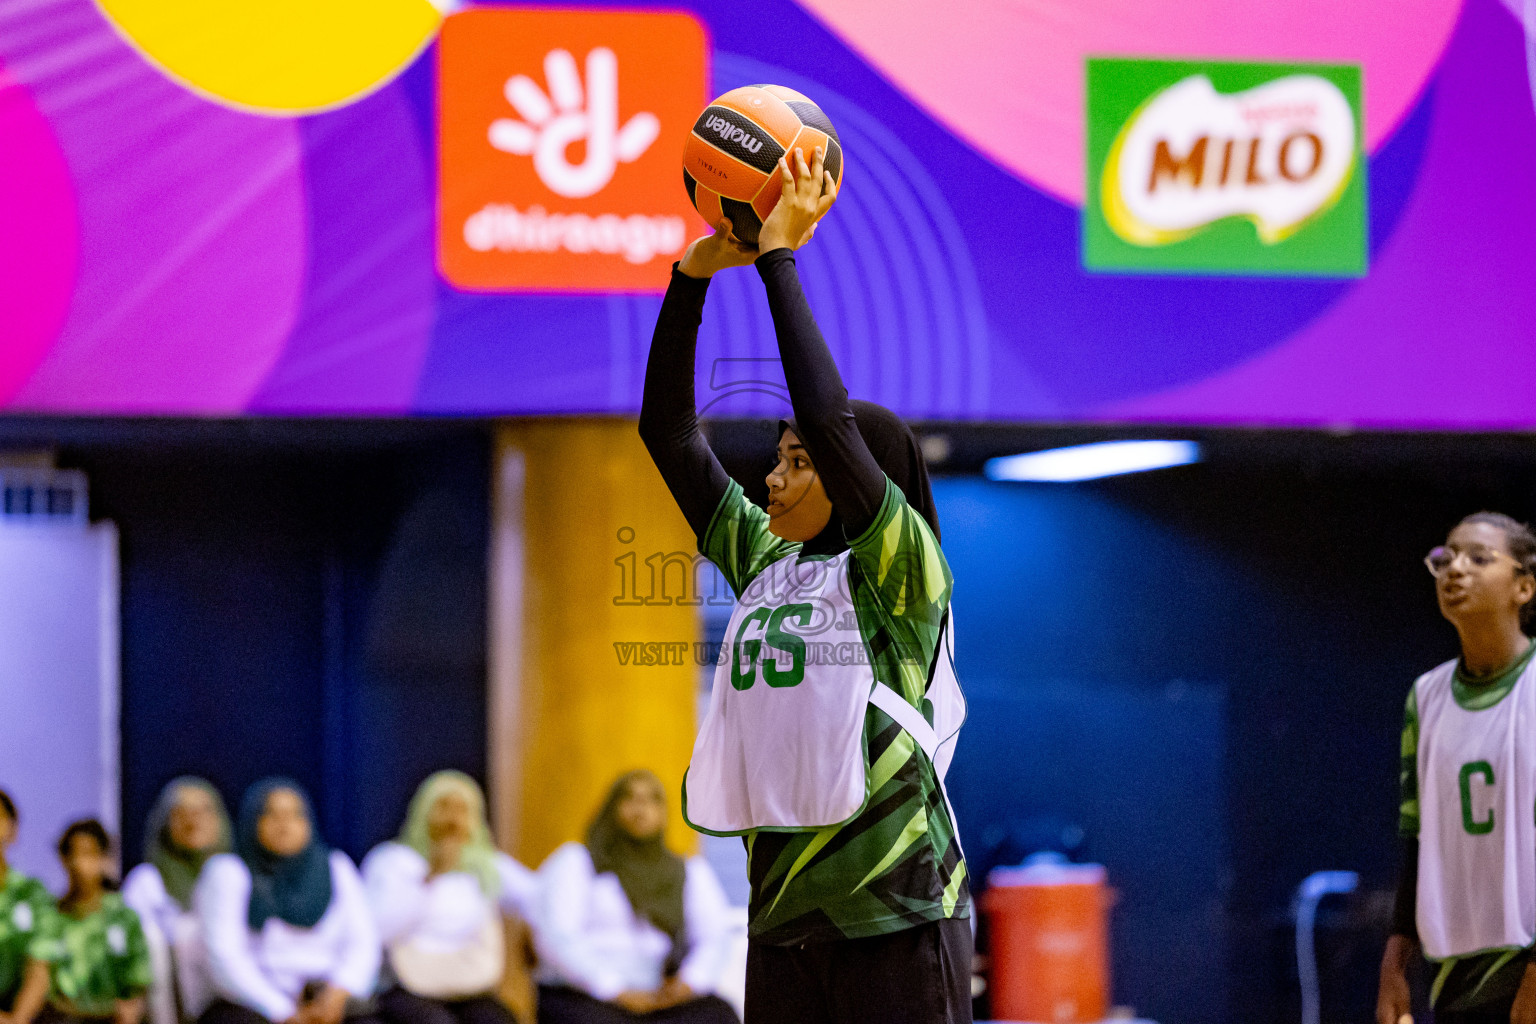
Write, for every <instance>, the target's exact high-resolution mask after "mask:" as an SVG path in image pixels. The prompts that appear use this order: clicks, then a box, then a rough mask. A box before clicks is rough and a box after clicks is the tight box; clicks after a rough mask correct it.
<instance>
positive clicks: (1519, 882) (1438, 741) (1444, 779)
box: [1414, 661, 1536, 960]
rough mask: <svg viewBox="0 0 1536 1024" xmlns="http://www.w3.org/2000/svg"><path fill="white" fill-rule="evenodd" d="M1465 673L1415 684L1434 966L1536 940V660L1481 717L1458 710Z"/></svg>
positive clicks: (1450, 668) (1424, 875)
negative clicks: (1458, 681)
mask: <svg viewBox="0 0 1536 1024" xmlns="http://www.w3.org/2000/svg"><path fill="white" fill-rule="evenodd" d="M1455 671H1456V662H1454V661H1451V662H1447V663H1446V664H1444V665H1441V666H1440V667H1439V668H1436V669H1434V670H1433V671H1431V672H1428V673H1426V674H1425V675H1423V676H1421V677H1420V678H1419V679H1418V681H1417V682H1416V683H1415V684H1414V698H1415V701H1416V704H1417V707H1418V736H1419V740H1418V751H1417V769H1418V787H1419V814H1420V826H1419V887H1418V901H1417V904H1418V907H1417V910H1418V928H1419V937H1420V939H1421V941H1422V942H1423V945H1424V953H1425V955H1426V956H1428V957H1429V958H1430V959H1432V960H1445V959H1448V958H1451V957H1464V956H1468V955H1470V954H1474V953H1480V952H1488V951H1492V950H1518V949H1524V948H1526V947H1528V946H1530V945H1531V944H1532V943H1533V942H1536V743H1533V742H1532V740H1531V737H1532V736H1533V735H1536V682H1533V680H1532V675H1533V674H1536V662H1533V663H1531V664H1529V665H1527V667H1526V668H1525V670H1524V671H1523V672H1521V674H1520V677H1519V679H1518V680H1517V681H1516V682H1515V684H1514V686H1513V687H1512V688H1511V689H1510V690H1509V692H1508V693H1507V694H1506V695H1504V696H1503V697H1502V699H1499V700H1498V701H1497V702H1496V703H1494V704H1492V705H1490V706H1487V707H1481V708H1478V709H1470V708H1467V707H1463V706H1462V705H1461V704H1460V703H1458V702H1457V700H1456V698H1455V694H1454V692H1453V686H1454V677H1455Z"/></svg>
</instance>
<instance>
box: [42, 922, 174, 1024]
mask: <svg viewBox="0 0 1536 1024" xmlns="http://www.w3.org/2000/svg"><path fill="white" fill-rule="evenodd" d="M58 916H59V953H60V956H59V958H58V959H57V960H55V961H54V964H53V997H54V1000H55V1002H58V1003H59V1004H60V1005H61V1006H62V1007H64V1008H67V1009H68V1010H70V1011H71V1013H72V1014H74V1015H78V1016H83V1017H108V1016H111V1015H112V1011H113V1009H114V1006H115V1004H116V1002H117V1000H119V999H132V998H134V997H135V996H138V995H142V994H143V992H144V990H145V989H147V988H149V982H150V967H149V946H148V945H147V944H146V943H145V941H144V929H143V928H141V927H140V926H139V915H138V914H135V913H134V912H133V911H132V910H130V909H129V908H128V905H127V904H126V903H124V902H123V898H122V897H121V896H119V895H118V894H117V893H115V892H109V893H105V894H103V895H102V898H101V909H99V910H97V911H96V912H95V913H93V914H87V915H86V916H85V917H75V916H73V915H72V914H68V913H64V912H62V911H61V912H60V913H59V915H58Z"/></svg>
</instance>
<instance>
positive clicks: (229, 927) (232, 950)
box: [192, 850, 381, 1021]
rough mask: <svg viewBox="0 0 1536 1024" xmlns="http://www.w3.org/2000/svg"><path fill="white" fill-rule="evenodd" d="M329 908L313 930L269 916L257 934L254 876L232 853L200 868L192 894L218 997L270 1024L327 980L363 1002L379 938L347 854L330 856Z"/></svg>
mask: <svg viewBox="0 0 1536 1024" xmlns="http://www.w3.org/2000/svg"><path fill="white" fill-rule="evenodd" d="M330 860H331V905H330V906H329V907H327V908H326V909H325V914H324V916H322V917H321V918H320V920H319V921H317V922H315V926H314V927H313V928H296V927H294V926H293V925H291V924H289V923H288V922H286V921H283V920H281V919H280V918H276V917H271V918H268V919H267V921H266V923H265V924H264V925H263V926H262V928H261V930H260V931H252V930H251V928H250V925H249V924H248V923H247V915H248V913H249V910H250V902H251V872H250V869H249V868H247V867H246V866H245V862H244V861H242V860H241V859H240V858H239V857H236V856H235V855H233V854H228V853H221V854H219V855H218V856H217V857H214V858H212V859H211V860H209V861H208V863H207V864H206V865H204V867H203V873H202V876H201V877H200V878H199V879H198V881H197V889H196V890H195V891H194V893H193V895H192V904H193V907H194V910H195V912H196V914H197V917H198V920H199V921H200V922H201V924H202V929H203V937H204V942H205V944H206V945H207V949H208V965H209V968H210V973H211V974H212V976H213V983H214V987H215V988H216V989H217V991H218V993H219V995H221V996H223V997H224V998H225V999H228V1000H229V1001H230V1002H232V1003H238V1004H239V1005H241V1006H245V1007H249V1008H250V1009H252V1010H255V1011H256V1012H257V1013H259V1014H261V1015H262V1016H264V1017H266V1018H267V1019H268V1020H272V1021H284V1020H287V1019H288V1018H289V1017H291V1016H293V1014H294V1012H295V1010H296V1009H297V1000H298V997H299V995H300V993H302V992H303V990H304V985H305V983H306V982H308V981H311V980H318V981H324V982H327V983H329V984H332V985H335V986H337V987H338V988H342V989H345V990H346V991H347V992H350V993H351V994H352V995H354V996H357V997H359V998H363V997H367V996H369V995H372V994H373V989H374V985H375V984H376V983H377V981H378V976H379V960H380V957H381V953H380V949H379V934H378V931H377V929H376V928H375V927H374V923H373V914H372V912H371V911H370V910H369V908H368V899H367V896H366V895H365V894H364V892H363V883H362V879H360V878H359V877H358V874H357V869H356V868H355V867H353V866H352V862H351V861H350V860H349V859H347V855H346V854H344V853H342V852H340V851H338V850H332V851H331V858H330Z"/></svg>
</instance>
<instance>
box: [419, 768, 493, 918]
mask: <svg viewBox="0 0 1536 1024" xmlns="http://www.w3.org/2000/svg"><path fill="white" fill-rule="evenodd" d="M450 793H457V794H458V795H460V796H462V797H463V798H464V799H465V800H466V801H467V802H468V803H469V819H470V825H469V842H467V843H465V844H464V849H463V850H462V851H461V852H460V854H459V866H458V868H457V870H459V871H463V872H465V873H466V874H470V875H474V876H475V880H476V881H478V882H479V883H480V889H481V891H482V892H484V893H485V895H486V898H487V899H489V900H491V901H492V902H495V901H496V900H498V899H500V898H501V875H500V874H498V873H497V871H496V844H495V843H493V842H492V841H491V828H490V826H489V825H487V824H486V821H485V794H484V793H482V792H481V791H480V784H479V783H477V782H476V781H475V780H474V779H472V778H470V777H469V776H468V775H465V774H464V773H463V772H457V771H453V770H451V769H450V770H446V771H440V772H434V773H433V774H431V775H429V776H427V781H425V782H423V783H422V784H421V785H420V786H418V787H416V795H415V796H413V797H411V806H410V809H409V810H408V811H406V813H405V826H404V827H403V828H401V829H400V842H401V843H403V844H405V845H406V846H409V847H410V848H411V849H413V850H415V851H416V852H417V853H419V854H421V855H422V856H423V857H425V858H427V860H429V861H430V860H431V859H432V839H431V837H430V836H429V835H428V834H427V818H428V817H430V816H431V813H432V805H433V804H435V803H437V801H438V799H439V798H440V797H444V796H447V795H448V794H450Z"/></svg>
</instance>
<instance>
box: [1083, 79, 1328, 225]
mask: <svg viewBox="0 0 1536 1024" xmlns="http://www.w3.org/2000/svg"><path fill="white" fill-rule="evenodd" d="M1354 170H1355V118H1354V113H1353V111H1351V110H1350V107H1349V100H1347V99H1345V97H1344V93H1343V92H1342V91H1340V89H1339V87H1338V86H1336V85H1334V84H1333V83H1332V82H1330V81H1328V80H1327V79H1326V78H1320V77H1318V76H1317V75H1287V76H1286V77H1284V78H1279V79H1276V80H1275V81H1273V82H1269V83H1267V84H1265V85H1261V86H1258V87H1257V88H1254V89H1249V90H1247V91H1245V92H1240V93H1234V94H1232V95H1226V96H1224V95H1222V94H1221V93H1218V92H1217V91H1216V89H1215V87H1213V86H1212V85H1211V80H1210V79H1209V78H1207V77H1206V76H1204V75H1191V76H1190V77H1189V78H1186V79H1184V80H1183V81H1180V82H1177V83H1175V84H1173V85H1171V86H1169V87H1168V88H1166V89H1164V90H1163V91H1162V92H1160V93H1158V94H1157V95H1156V96H1154V97H1153V98H1152V99H1151V100H1149V101H1148V102H1147V104H1146V106H1144V107H1143V108H1142V109H1141V110H1140V111H1139V112H1138V113H1137V114H1136V115H1134V116H1133V117H1132V118H1131V119H1130V120H1129V121H1127V122H1126V124H1125V126H1124V127H1123V128H1122V129H1121V130H1120V134H1119V136H1118V137H1117V138H1116V139H1115V143H1114V146H1113V147H1112V148H1111V149H1110V152H1109V159H1108V160H1106V161H1105V163H1104V174H1103V180H1102V186H1101V189H1102V190H1101V192H1100V201H1101V203H1102V204H1103V208H1104V219H1105V220H1106V221H1107V222H1108V223H1109V226H1110V228H1111V229H1112V230H1113V231H1114V232H1115V234H1117V235H1119V236H1120V237H1121V238H1123V239H1125V240H1126V241H1127V242H1131V243H1133V244H1136V245H1163V244H1166V243H1168V242H1171V241H1177V240H1178V239H1180V238H1187V237H1188V236H1189V235H1190V234H1192V233H1193V232H1195V231H1198V230H1200V229H1201V228H1202V227H1204V226H1205V225H1207V224H1210V223H1212V222H1214V221H1217V220H1220V219H1222V218H1223V217H1246V218H1248V219H1249V220H1250V221H1252V223H1253V225H1254V228H1255V230H1256V232H1257V234H1258V237H1259V241H1261V242H1262V243H1264V244H1265V245H1274V244H1275V243H1277V242H1281V241H1284V240H1285V239H1287V238H1289V237H1291V235H1293V234H1295V233H1296V231H1297V230H1298V229H1299V228H1300V227H1301V226H1302V225H1304V224H1305V223H1307V221H1309V220H1310V219H1312V218H1313V217H1315V216H1317V215H1318V214H1319V213H1321V212H1322V211H1324V210H1325V209H1327V208H1328V207H1329V206H1331V205H1332V204H1333V203H1334V202H1335V201H1337V200H1338V198H1339V195H1340V193H1341V192H1342V191H1343V187H1344V184H1345V182H1347V181H1348V180H1349V177H1350V175H1351V174H1353V173H1354Z"/></svg>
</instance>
